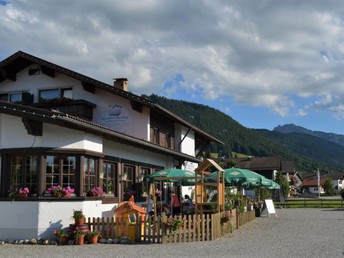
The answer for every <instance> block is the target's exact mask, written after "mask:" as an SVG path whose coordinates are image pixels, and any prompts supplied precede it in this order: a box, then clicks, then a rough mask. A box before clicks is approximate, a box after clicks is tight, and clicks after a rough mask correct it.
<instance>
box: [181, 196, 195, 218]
mask: <svg viewBox="0 0 344 258" xmlns="http://www.w3.org/2000/svg"><path fill="white" fill-rule="evenodd" d="M183 204H184V206H183V213H184V214H191V213H193V211H194V206H193V203H192V200H191V199H190V196H189V195H187V194H186V195H185V196H184V203H183Z"/></svg>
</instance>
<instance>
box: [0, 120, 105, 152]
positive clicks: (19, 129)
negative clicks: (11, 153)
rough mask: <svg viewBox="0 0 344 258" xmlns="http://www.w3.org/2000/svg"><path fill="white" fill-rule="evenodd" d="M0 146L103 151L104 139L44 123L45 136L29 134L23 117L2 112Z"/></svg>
mask: <svg viewBox="0 0 344 258" xmlns="http://www.w3.org/2000/svg"><path fill="white" fill-rule="evenodd" d="M0 128H1V129H2V130H1V131H0V148H29V147H31V148H34V147H53V148H68V149H85V150H91V151H94V152H102V151H103V139H102V137H100V136H95V135H92V134H88V133H86V132H82V131H78V130H74V129H69V128H64V127H60V126H56V125H50V124H44V125H43V136H32V135H28V134H27V131H26V129H25V127H24V124H23V123H22V121H21V118H19V117H14V116H10V115H5V114H0Z"/></svg>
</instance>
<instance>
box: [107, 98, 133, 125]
mask: <svg viewBox="0 0 344 258" xmlns="http://www.w3.org/2000/svg"><path fill="white" fill-rule="evenodd" d="M127 123H131V116H130V114H129V112H128V111H127V110H126V109H125V108H123V106H121V105H118V104H115V105H110V106H109V108H108V110H107V111H105V112H104V114H103V115H102V116H101V118H100V124H102V125H105V126H109V127H114V126H115V125H120V124H127Z"/></svg>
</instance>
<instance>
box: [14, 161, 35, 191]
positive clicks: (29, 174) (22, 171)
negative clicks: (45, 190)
mask: <svg viewBox="0 0 344 258" xmlns="http://www.w3.org/2000/svg"><path fill="white" fill-rule="evenodd" d="M37 174H38V157H37V156H30V155H28V156H21V155H17V156H12V158H11V175H10V189H11V190H17V189H19V188H22V187H28V188H29V190H30V195H32V194H37Z"/></svg>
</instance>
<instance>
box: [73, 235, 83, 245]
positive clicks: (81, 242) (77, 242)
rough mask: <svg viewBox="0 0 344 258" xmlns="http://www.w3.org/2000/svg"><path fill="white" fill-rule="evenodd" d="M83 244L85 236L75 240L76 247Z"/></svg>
mask: <svg viewBox="0 0 344 258" xmlns="http://www.w3.org/2000/svg"><path fill="white" fill-rule="evenodd" d="M84 242H85V235H80V236H79V237H76V238H75V244H76V245H83V244H84Z"/></svg>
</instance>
